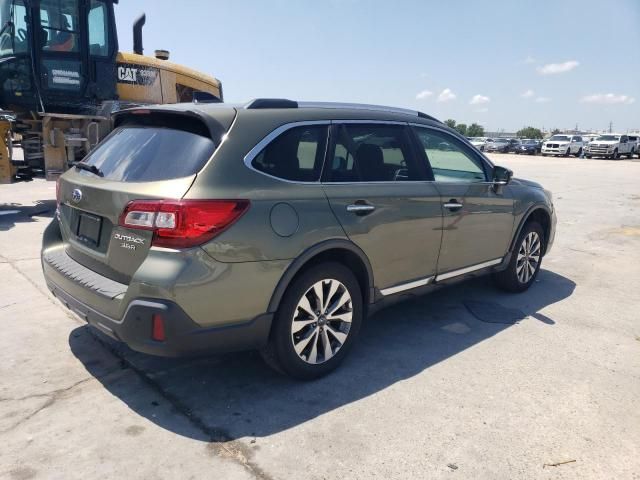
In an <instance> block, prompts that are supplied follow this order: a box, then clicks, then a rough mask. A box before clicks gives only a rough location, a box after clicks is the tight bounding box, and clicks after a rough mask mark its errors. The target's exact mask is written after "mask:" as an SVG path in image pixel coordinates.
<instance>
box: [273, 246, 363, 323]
mask: <svg viewBox="0 0 640 480" xmlns="http://www.w3.org/2000/svg"><path fill="white" fill-rule="evenodd" d="M325 261H338V262H340V263H342V264H344V265H346V266H347V267H349V269H351V271H353V273H354V275H355V276H356V279H357V280H358V283H359V284H360V289H361V290H362V294H363V303H364V305H365V306H366V305H368V304H369V303H371V302H372V301H373V299H374V291H373V286H374V283H373V270H372V268H371V264H370V263H369V259H368V258H367V256H366V255H365V253H364V252H363V251H362V250H361V249H360V248H359V247H358V246H357V245H355V244H354V243H353V242H350V241H348V240H344V239H334V240H327V241H324V242H322V243H319V244H316V245H314V246H313V247H311V248H308V249H307V250H305V251H304V252H303V253H302V254H301V255H299V256H298V257H297V258H296V259H295V260H294V261H293V262H292V263H291V265H289V267H287V270H286V271H285V272H284V274H283V275H282V277H281V278H280V280H279V282H278V285H277V286H276V288H275V290H274V292H273V295H272V296H271V300H270V301H269V310H268V311H269V313H274V312H276V311H277V310H278V307H279V306H280V302H281V301H282V298H283V297H284V294H285V292H286V291H287V288H288V287H289V285H290V284H291V282H293V280H294V279H295V278H296V277H297V276H298V275H300V274H301V273H302V272H303V271H305V270H307V269H308V268H310V267H312V266H314V265H318V264H320V263H322V262H325Z"/></svg>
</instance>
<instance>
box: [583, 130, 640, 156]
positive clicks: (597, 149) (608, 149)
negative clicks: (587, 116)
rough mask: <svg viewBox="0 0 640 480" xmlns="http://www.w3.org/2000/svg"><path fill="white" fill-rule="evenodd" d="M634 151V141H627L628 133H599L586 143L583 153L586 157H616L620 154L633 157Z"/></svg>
mask: <svg viewBox="0 0 640 480" xmlns="http://www.w3.org/2000/svg"><path fill="white" fill-rule="evenodd" d="M635 152H636V143H635V142H631V141H629V136H628V135H617V134H606V135H600V136H599V137H598V138H596V139H595V140H594V141H593V142H591V143H590V144H589V145H587V147H586V149H585V152H584V155H585V157H587V158H591V157H604V158H615V159H618V158H620V156H621V155H626V156H627V157H628V158H633V155H634V154H635Z"/></svg>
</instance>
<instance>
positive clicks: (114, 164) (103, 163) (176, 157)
mask: <svg viewBox="0 0 640 480" xmlns="http://www.w3.org/2000/svg"><path fill="white" fill-rule="evenodd" d="M215 149H216V144H215V143H214V142H213V140H211V139H210V138H208V137H206V136H203V135H200V134H198V133H194V132H191V131H185V130H178V129H175V128H167V127H161V126H138V125H124V126H121V127H118V128H116V129H115V130H114V131H113V132H112V133H111V134H110V135H109V136H108V137H107V138H106V139H105V140H104V141H103V142H102V143H100V145H98V147H97V148H96V149H95V150H94V151H93V152H91V153H90V154H89V156H88V157H87V158H85V160H84V163H86V164H88V165H95V166H96V167H97V168H98V169H99V170H100V171H101V173H102V175H103V176H104V178H106V179H109V180H115V181H119V182H153V181H159V180H169V179H173V178H181V177H188V176H190V175H193V174H194V173H197V172H198V171H200V169H202V167H203V166H204V164H205V163H206V162H207V160H209V158H211V155H213V152H214V151H215ZM83 174H87V175H91V173H88V172H83Z"/></svg>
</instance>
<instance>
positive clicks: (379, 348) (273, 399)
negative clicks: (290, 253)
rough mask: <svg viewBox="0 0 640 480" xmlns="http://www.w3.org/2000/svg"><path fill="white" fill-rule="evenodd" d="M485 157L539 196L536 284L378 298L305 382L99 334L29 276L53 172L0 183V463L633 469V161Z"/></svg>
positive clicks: (204, 473) (456, 472) (81, 468)
mask: <svg viewBox="0 0 640 480" xmlns="http://www.w3.org/2000/svg"><path fill="white" fill-rule="evenodd" d="M493 159H494V160H495V162H496V163H498V164H501V165H504V166H508V167H510V168H512V169H513V170H514V171H515V172H516V176H521V177H524V178H528V179H531V180H535V181H539V182H541V183H543V184H544V185H545V187H547V188H549V189H550V190H552V191H553V192H554V196H555V204H556V207H557V210H558V217H559V222H558V233H557V237H556V244H555V246H554V249H553V251H552V252H551V253H550V255H549V256H548V257H547V258H545V261H544V263H543V271H542V272H541V274H540V276H539V280H538V282H537V283H536V284H535V285H534V286H533V287H532V288H531V289H530V290H529V291H528V292H526V293H524V294H520V295H508V294H504V293H501V292H499V291H498V290H496V289H495V288H494V287H493V285H492V284H491V281H490V280H488V279H476V280H472V281H469V282H466V283H464V284H461V285H457V286H453V287H450V288H447V289H443V290H440V291H438V292H436V293H434V294H432V295H428V296H424V297H421V298H418V299H415V300H412V301H410V302H406V303H403V304H400V305H396V306H394V307H391V308H388V309H386V310H384V311H382V312H379V313H378V314H376V315H375V316H374V317H372V318H371V319H369V321H368V322H366V324H365V326H364V328H363V331H362V336H361V341H360V342H359V344H358V345H357V347H356V348H355V349H354V350H353V352H352V355H351V356H350V358H349V359H348V360H347V361H346V362H345V363H344V365H343V366H342V368H340V369H339V370H338V371H337V372H335V373H334V374H332V375H330V376H329V377H326V378H324V379H321V380H319V381H316V382H313V383H298V382H293V381H290V380H288V379H286V378H283V377H281V376H279V375H277V374H275V373H273V372H272V371H270V370H269V369H268V368H267V367H265V366H264V365H263V363H262V362H261V360H260V359H259V357H258V356H257V355H256V354H253V353H249V354H247V353H243V354H232V355H224V356H217V357H210V358H200V359H190V360H166V359H157V358H152V357H147V356H144V355H140V354H136V353H134V352H131V351H130V350H128V349H127V348H125V347H122V346H120V345H116V344H114V343H112V342H109V341H108V340H106V339H104V338H103V337H100V336H99V334H96V333H95V332H93V331H91V330H89V329H88V328H87V327H86V326H85V325H84V324H83V322H82V321H80V320H78V319H77V318H75V317H74V316H73V315H72V314H71V313H69V312H68V311H67V310H66V309H64V308H63V307H62V306H61V305H59V304H58V303H57V301H55V299H53V298H52V297H51V296H50V295H49V294H48V292H47V290H46V287H45V285H44V280H43V277H42V273H41V270H40V260H39V248H40V239H41V235H42V231H43V229H44V227H45V226H46V224H47V222H49V221H50V219H51V217H52V214H53V209H54V208H55V202H54V200H53V199H54V196H55V187H54V185H53V184H52V183H46V182H44V181H34V182H31V183H19V184H13V185H2V186H0V322H1V324H2V334H1V335H0V379H1V381H0V445H1V446H0V478H8V479H22V480H25V479H31V478H60V479H75V478H91V479H101V478H105V479H106V478H117V477H122V478H145V479H146V478H154V479H161V478H167V479H173V478H194V479H195V478H224V479H242V478H259V479H289V478H306V479H343V478H349V479H359V478H362V479H365V478H366V479H368V478H382V479H396V478H397V479H425V478H429V479H434V478H435V479H437V478H456V477H457V478H475V479H485V478H486V479H512V478H519V479H528V478H531V479H534V478H535V479H547V478H549V479H551V478H554V479H555V478H563V479H564V478H576V479H586V478H593V479H603V478H616V479H623V478H625V479H640V455H638V453H639V452H640V427H639V426H640V401H639V398H640V324H639V322H638V319H639V317H640V315H639V306H640V294H638V292H639V291H640V160H632V161H629V160H620V161H607V160H586V159H575V158H548V157H547V158H542V157H518V156H514V155H499V154H498V155H494V156H493ZM486 320H494V321H495V320H498V321H500V322H502V323H493V322H490V321H489V322H488V321H486ZM564 462H567V463H564ZM554 465H555V466H554Z"/></svg>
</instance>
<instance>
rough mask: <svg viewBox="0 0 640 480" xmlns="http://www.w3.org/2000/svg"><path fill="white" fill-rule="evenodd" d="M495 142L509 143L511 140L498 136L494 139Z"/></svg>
mask: <svg viewBox="0 0 640 480" xmlns="http://www.w3.org/2000/svg"><path fill="white" fill-rule="evenodd" d="M494 142H496V143H509V140H507V139H506V138H496V139H495V140H494Z"/></svg>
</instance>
